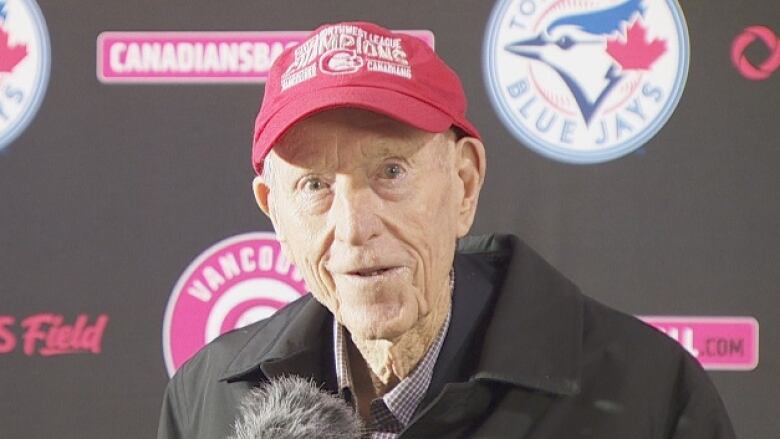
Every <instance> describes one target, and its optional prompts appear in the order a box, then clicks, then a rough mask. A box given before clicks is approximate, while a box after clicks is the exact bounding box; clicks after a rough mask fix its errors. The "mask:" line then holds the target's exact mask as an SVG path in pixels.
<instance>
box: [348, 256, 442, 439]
mask: <svg viewBox="0 0 780 439" xmlns="http://www.w3.org/2000/svg"><path fill="white" fill-rule="evenodd" d="M453 285H454V275H453V273H452V272H450V293H452V287H453ZM451 313H452V308H450V311H449V312H448V313H447V318H446V319H445V320H444V324H443V325H442V326H441V329H439V333H438V335H437V336H436V339H434V341H433V344H431V347H429V348H428V350H427V351H426V352H425V355H424V356H423V358H422V359H421V360H420V362H419V363H418V364H417V366H416V367H415V369H414V371H412V373H411V374H410V375H409V376H407V377H406V378H404V379H403V380H401V382H399V383H398V384H397V385H396V386H395V387H393V390H391V391H389V392H387V393H386V394H385V395H384V396H382V397H381V398H377V399H375V400H373V401H371V419H370V420H368V422H367V425H366V432H365V435H364V437H369V438H371V439H395V438H396V437H398V434H399V433H400V432H401V431H402V430H403V429H404V428H405V427H406V426H407V425H409V422H410V421H411V420H412V415H414V411H415V410H416V409H417V406H418V405H419V404H420V401H421V400H422V398H423V396H425V392H426V390H428V386H429V385H430V384H431V377H432V375H433V366H434V365H435V364H436V359H437V358H438V357H439V351H440V350H441V347H442V345H443V344H444V335H445V334H446V333H447V328H448V327H449V324H450V315H451ZM345 341H346V340H345V336H344V328H343V326H341V325H340V324H339V323H338V322H336V321H335V320H334V321H333V342H334V349H333V352H334V353H335V356H336V378H337V379H338V385H339V389H340V392H341V393H342V394H344V395H345V397H347V399H349V397H350V396H351V392H350V389H351V388H352V376H351V373H350V370H349V361H348V357H347V346H346V343H345Z"/></svg>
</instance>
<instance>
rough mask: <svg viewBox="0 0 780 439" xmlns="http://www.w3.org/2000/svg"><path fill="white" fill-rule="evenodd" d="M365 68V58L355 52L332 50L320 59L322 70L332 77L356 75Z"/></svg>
mask: <svg viewBox="0 0 780 439" xmlns="http://www.w3.org/2000/svg"><path fill="white" fill-rule="evenodd" d="M361 67H363V58H361V57H360V56H358V54H357V52H356V51H354V50H346V49H332V50H329V51H327V52H325V53H323V54H322V56H321V57H320V70H321V71H322V72H324V73H327V74H330V75H344V74H347V73H355V72H357V71H358V70H360V68H361Z"/></svg>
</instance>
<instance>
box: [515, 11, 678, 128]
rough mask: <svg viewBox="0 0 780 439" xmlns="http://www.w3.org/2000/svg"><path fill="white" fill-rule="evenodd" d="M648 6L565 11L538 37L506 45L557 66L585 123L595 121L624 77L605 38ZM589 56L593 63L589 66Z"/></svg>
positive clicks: (520, 52)
mask: <svg viewBox="0 0 780 439" xmlns="http://www.w3.org/2000/svg"><path fill="white" fill-rule="evenodd" d="M643 12H644V8H643V7H642V0H628V1H627V2H625V3H622V4H619V5H617V6H614V7H611V8H607V9H601V10H596V11H593V12H586V13H574V14H569V15H565V16H563V17H561V18H558V19H556V20H554V21H553V22H552V23H550V24H549V25H548V26H547V27H546V28H545V29H544V30H543V31H542V32H540V33H539V34H538V35H536V36H534V37H533V38H530V39H523V40H519V41H514V42H512V43H510V44H507V45H506V50H507V51H508V52H510V53H512V54H515V55H518V56H522V57H526V58H529V59H533V60H537V61H538V62H541V63H544V64H546V65H547V66H549V67H550V68H551V69H553V70H554V71H555V72H556V73H557V74H558V75H559V76H560V77H561V79H562V80H563V82H565V83H566V86H567V87H568V88H569V90H570V91H571V93H572V95H573V96H574V99H575V100H576V101H577V105H578V106H579V108H580V112H581V113H582V117H583V119H584V120H585V123H590V121H591V119H592V117H593V114H594V112H595V111H596V109H598V107H599V105H600V104H601V103H602V102H603V101H604V98H605V97H606V96H607V95H608V94H609V92H610V91H611V90H612V89H613V88H614V87H615V85H617V84H618V82H620V80H621V79H622V78H623V76H622V75H621V73H620V64H618V63H619V62H620V61H621V60H620V58H616V57H615V55H613V54H612V53H611V52H610V51H609V50H605V47H604V46H605V44H604V41H605V40H606V39H607V38H609V37H611V36H613V35H615V34H619V33H621V32H623V28H624V27H625V25H626V24H627V23H629V22H630V20H631V19H632V18H634V17H636V16H640V17H641V16H642V13H643ZM640 26H641V25H640ZM656 43H660V45H661V46H664V44H663V43H661V42H658V41H656ZM607 46H608V44H607ZM650 47H653V46H650ZM655 47H658V46H655ZM663 51H665V49H661V52H660V53H657V56H660V55H661V54H663ZM583 62H587V63H589V64H591V66H592V67H591V68H589V69H583V68H582V63H583Z"/></svg>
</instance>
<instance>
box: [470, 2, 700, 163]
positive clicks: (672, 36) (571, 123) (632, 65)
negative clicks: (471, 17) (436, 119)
mask: <svg viewBox="0 0 780 439" xmlns="http://www.w3.org/2000/svg"><path fill="white" fill-rule="evenodd" d="M689 53H690V50H689V41H688V30H687V27H686V24H685V19H684V17H683V14H682V11H681V10H680V6H679V5H678V4H677V1H676V0H588V1H582V0H552V1H550V0H498V2H497V3H496V5H495V6H494V8H493V12H492V14H491V16H490V20H489V22H488V26H487V32H486V35H485V41H484V45H483V68H484V74H485V82H486V86H487V89H488V93H489V95H490V99H491V102H492V104H493V107H494V108H495V110H496V112H497V113H498V115H499V117H500V118H501V121H502V122H503V123H504V125H505V126H506V127H507V128H508V129H509V130H510V131H511V132H512V134H514V136H515V137H516V138H517V139H518V140H519V141H520V142H522V143H523V144H525V145H526V146H527V147H529V148H531V149H532V150H534V151H536V152H538V153H539V154H542V155H544V156H546V157H549V158H552V159H555V160H559V161H562V162H566V163H575V164H586V163H601V162H606V161H609V160H614V159H616V158H619V157H622V156H624V155H626V154H628V153H630V152H632V151H634V150H636V149H637V148H639V147H641V146H642V145H644V144H645V143H646V142H647V141H649V140H650V139H651V138H652V137H653V136H654V135H655V134H656V133H657V132H658V131H659V130H660V129H661V128H662V127H663V126H664V124H665V123H666V122H667V121H668V120H669V117H671V115H672V113H673V112H674V109H675V107H676V106H677V103H678V102H679V100H680V96H681V95H682V91H683V88H684V87H685V81H686V79H687V76H688V62H689Z"/></svg>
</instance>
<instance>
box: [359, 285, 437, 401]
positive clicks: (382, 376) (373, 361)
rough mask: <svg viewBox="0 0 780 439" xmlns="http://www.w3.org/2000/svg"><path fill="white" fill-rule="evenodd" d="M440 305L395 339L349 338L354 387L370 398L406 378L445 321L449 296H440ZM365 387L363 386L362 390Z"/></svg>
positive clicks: (375, 396) (435, 306)
mask: <svg viewBox="0 0 780 439" xmlns="http://www.w3.org/2000/svg"><path fill="white" fill-rule="evenodd" d="M439 297H442V300H440V301H439V302H440V303H436V304H434V307H433V308H432V309H431V312H430V313H428V315H427V316H425V317H424V318H422V319H420V321H419V322H418V324H417V325H415V326H414V327H413V328H412V329H410V330H409V331H407V332H406V333H405V334H403V335H402V336H401V337H399V338H397V339H395V340H392V341H390V340H363V339H356V338H355V337H350V340H349V341H348V343H347V346H348V352H349V362H350V370H351V372H352V377H353V380H354V381H355V385H356V386H357V387H358V388H360V387H363V388H362V389H356V390H359V391H362V392H361V393H363V394H365V393H366V391H367V390H369V389H366V388H365V387H369V386H368V384H370V390H371V393H373V395H372V398H371V399H373V398H378V397H381V396H382V395H384V394H385V393H387V392H389V391H390V390H392V389H393V387H395V385H396V384H398V383H399V382H400V381H401V380H403V379H404V378H406V377H407V376H409V375H410V374H411V373H412V372H413V371H414V369H415V367H416V366H417V364H418V363H419V362H420V360H421V359H422V358H423V356H424V355H425V353H426V351H427V350H428V348H430V346H431V345H432V344H433V342H434V340H435V339H436V337H437V335H438V334H439V331H440V329H441V327H442V325H443V324H444V322H445V320H446V319H447V315H448V314H449V311H450V306H451V304H452V300H451V296H450V294H442V295H440V296H439ZM364 386H365V387H364Z"/></svg>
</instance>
